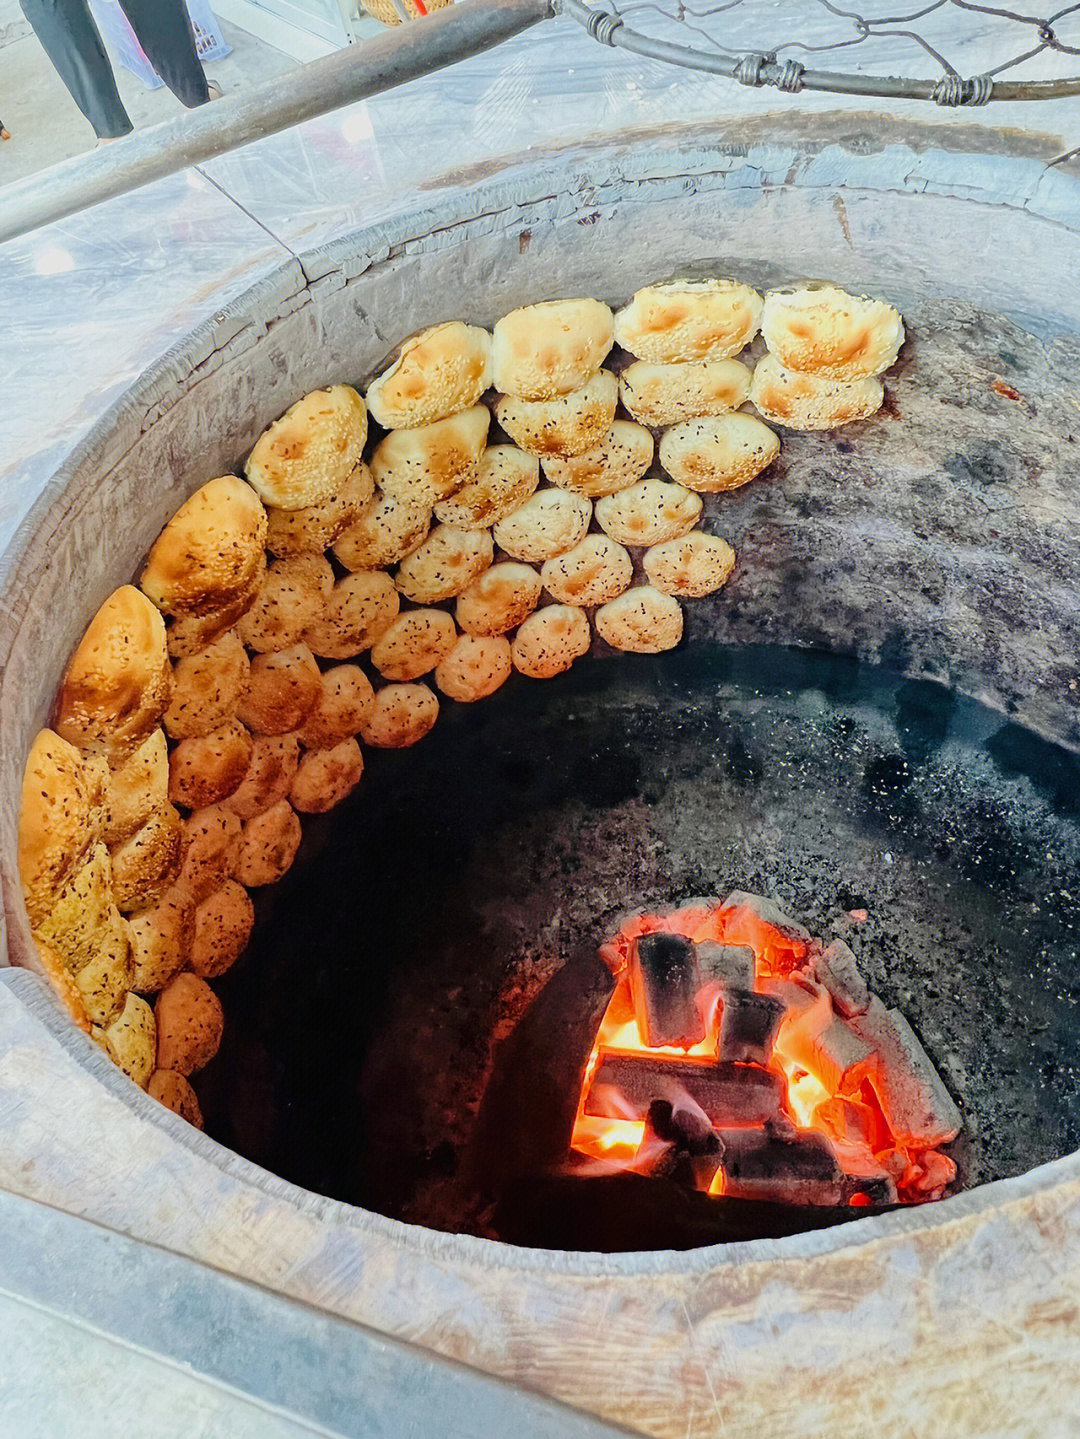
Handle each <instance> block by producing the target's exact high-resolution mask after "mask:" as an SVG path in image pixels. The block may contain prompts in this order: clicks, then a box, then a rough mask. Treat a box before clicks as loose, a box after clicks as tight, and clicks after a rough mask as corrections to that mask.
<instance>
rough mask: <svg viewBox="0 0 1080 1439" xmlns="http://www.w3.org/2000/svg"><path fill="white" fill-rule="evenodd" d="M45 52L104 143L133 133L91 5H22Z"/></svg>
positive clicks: (37, 1)
mask: <svg viewBox="0 0 1080 1439" xmlns="http://www.w3.org/2000/svg"><path fill="white" fill-rule="evenodd" d="M19 3H20V5H21V6H22V12H23V14H24V15H25V16H26V18H27V20H29V22H30V24H31V26H32V28H33V31H34V34H35V35H36V36H37V37H38V39H39V40H40V41H41V48H42V49H43V50H44V51H45V53H46V55H48V57H49V59H50V60H51V61H52V63H53V67H54V68H55V70H56V73H57V74H58V75H59V76H60V78H61V80H63V82H64V84H65V85H66V86H67V88H68V90H69V91H70V92H71V98H72V99H73V100H74V101H75V103H76V105H78V107H79V109H80V110H81V111H82V112H83V114H84V115H85V116H86V118H87V119H88V120H89V121H90V123H91V125H93V127H94V131H95V133H96V134H97V136H98V137H99V139H109V138H113V137H115V136H117V135H126V134H127V133H128V131H129V130H130V129H131V128H132V125H131V121H130V120H129V119H128V113H127V111H126V110H125V109H124V107H123V105H122V104H121V103H120V96H119V94H118V93H117V90H116V81H115V80H114V79H113V72H112V66H111V65H110V64H109V57H108V55H106V53H105V46H104V45H103V44H102V43H101V36H100V35H99V34H98V28H97V26H96V25H95V24H94V20H93V16H92V15H91V14H90V10H89V7H88V5H87V3H86V0H19Z"/></svg>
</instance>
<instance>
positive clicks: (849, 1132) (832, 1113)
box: [814, 1095, 874, 1148]
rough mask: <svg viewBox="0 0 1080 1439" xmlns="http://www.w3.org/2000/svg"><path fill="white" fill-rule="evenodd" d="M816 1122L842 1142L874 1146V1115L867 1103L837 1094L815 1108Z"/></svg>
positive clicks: (868, 1146)
mask: <svg viewBox="0 0 1080 1439" xmlns="http://www.w3.org/2000/svg"><path fill="white" fill-rule="evenodd" d="M814 1123H815V1124H817V1125H823V1126H824V1127H825V1128H826V1129H827V1130H828V1131H829V1133H830V1134H831V1135H832V1137H833V1138H834V1139H837V1140H839V1141H840V1143H841V1144H862V1145H865V1146H866V1147H867V1148H872V1147H873V1141H874V1116H873V1115H872V1114H871V1112H870V1110H869V1108H868V1107H867V1106H866V1105H865V1104H860V1103H858V1102H857V1101H856V1100H854V1099H843V1098H841V1096H840V1095H836V1096H835V1097H834V1098H833V1099H827V1100H826V1101H825V1102H824V1104H819V1105H818V1107H817V1108H816V1109H815V1110H814Z"/></svg>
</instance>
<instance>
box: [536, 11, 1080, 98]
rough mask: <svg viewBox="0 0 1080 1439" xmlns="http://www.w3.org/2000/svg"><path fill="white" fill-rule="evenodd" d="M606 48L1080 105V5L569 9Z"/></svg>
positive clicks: (929, 92) (928, 92)
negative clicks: (1076, 100)
mask: <svg viewBox="0 0 1080 1439" xmlns="http://www.w3.org/2000/svg"><path fill="white" fill-rule="evenodd" d="M558 8H559V9H560V10H561V11H562V12H563V13H564V14H566V15H569V16H572V17H573V18H574V19H576V20H577V21H578V22H579V23H580V24H582V25H583V26H584V27H585V28H586V29H587V30H588V31H589V33H590V34H591V35H592V36H593V37H594V39H596V40H599V41H601V42H603V43H605V44H608V45H615V46H619V47H620V48H623V49H628V50H633V51H635V52H636V53H638V54H641V55H648V56H651V57H652V58H654V59H658V60H667V61H670V62H673V63H675V64H679V65H685V66H688V67H690V68H693V69H699V70H708V71H711V72H712V73H714V74H720V75H727V76H729V77H730V78H731V79H733V80H738V81H740V82H741V83H742V84H744V85H773V86H776V87H777V88H778V89H780V90H785V91H788V92H797V91H799V90H804V89H806V90H826V91H833V92H848V93H852V94H861V95H883V96H889V97H895V98H908V99H921V100H931V101H934V102H936V103H937V104H939V105H985V104H986V103H987V102H988V101H990V100H994V99H1002V100H1034V99H1054V98H1059V97H1061V96H1066V95H1080V3H1075V4H1069V5H1063V6H1060V7H1059V8H1057V9H1055V10H1052V11H1049V12H1047V13H1046V14H1029V13H1023V12H1021V11H1018V10H1010V9H1006V8H1004V7H1002V6H996V5H981V4H975V3H972V0H923V3H921V4H919V3H913V4H912V5H911V6H910V8H905V7H904V6H903V4H899V5H898V4H897V0H860V3H858V4H857V5H855V4H850V5H849V4H844V3H842V0H716V3H712V4H710V3H708V0H596V3H595V4H589V3H586V0H559V4H558Z"/></svg>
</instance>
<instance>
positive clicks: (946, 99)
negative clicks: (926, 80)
mask: <svg viewBox="0 0 1080 1439" xmlns="http://www.w3.org/2000/svg"><path fill="white" fill-rule="evenodd" d="M930 98H931V100H933V101H934V103H935V104H936V105H949V106H952V105H962V104H963V103H964V82H963V80H961V78H960V76H959V75H943V76H942V77H941V79H940V80H939V81H938V82H937V84H936V85H935V86H934V88H933V90H932V91H931V94H930Z"/></svg>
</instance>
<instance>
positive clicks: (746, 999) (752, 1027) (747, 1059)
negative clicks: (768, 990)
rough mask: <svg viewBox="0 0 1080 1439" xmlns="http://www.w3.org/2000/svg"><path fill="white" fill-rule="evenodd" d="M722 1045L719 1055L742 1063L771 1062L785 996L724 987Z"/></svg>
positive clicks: (722, 994) (784, 1008)
mask: <svg viewBox="0 0 1080 1439" xmlns="http://www.w3.org/2000/svg"><path fill="white" fill-rule="evenodd" d="M721 998H722V999H723V1003H724V1008H723V1011H722V1013H721V1016H720V1047H719V1050H718V1051H717V1057H718V1058H719V1059H720V1060H732V1061H736V1062H738V1063H741V1064H762V1065H764V1064H768V1062H769V1056H770V1055H771V1054H772V1048H773V1041H774V1040H775V1039H776V1032H777V1030H778V1029H779V1028H780V1023H781V1021H782V1020H783V1018H784V1015H785V1013H786V1006H785V1004H784V1002H783V1000H781V999H774V998H773V996H772V995H770V994H755V993H754V992H753V991H752V990H746V989H735V988H731V989H724V990H722V991H721Z"/></svg>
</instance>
